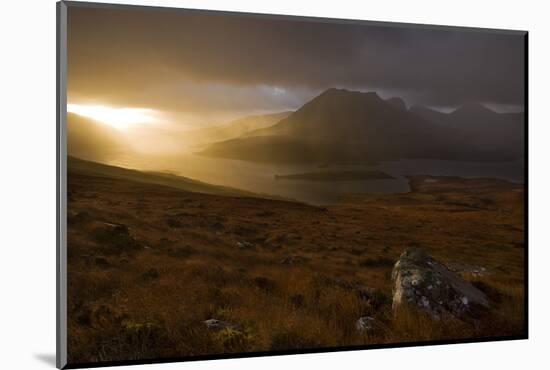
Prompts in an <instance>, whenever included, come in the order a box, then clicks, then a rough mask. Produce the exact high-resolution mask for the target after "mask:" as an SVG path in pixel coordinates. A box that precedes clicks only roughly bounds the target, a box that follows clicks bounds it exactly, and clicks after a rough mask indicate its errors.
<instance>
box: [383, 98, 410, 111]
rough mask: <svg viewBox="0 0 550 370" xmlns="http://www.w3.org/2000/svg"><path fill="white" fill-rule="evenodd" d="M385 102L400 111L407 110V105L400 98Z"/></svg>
mask: <svg viewBox="0 0 550 370" xmlns="http://www.w3.org/2000/svg"><path fill="white" fill-rule="evenodd" d="M386 102H388V103H390V104H392V105H393V106H394V107H396V108H399V109H401V110H407V105H406V104H405V101H404V100H403V99H401V98H397V97H395V98H389V99H386Z"/></svg>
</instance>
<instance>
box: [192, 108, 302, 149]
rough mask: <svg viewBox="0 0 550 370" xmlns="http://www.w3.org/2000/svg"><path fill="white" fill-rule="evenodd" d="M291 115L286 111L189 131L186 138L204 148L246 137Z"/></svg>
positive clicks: (248, 117) (194, 144) (196, 145)
mask: <svg viewBox="0 0 550 370" xmlns="http://www.w3.org/2000/svg"><path fill="white" fill-rule="evenodd" d="M291 113H292V112H291V111H286V112H279V113H273V114H262V115H253V116H247V117H243V118H239V119H236V120H234V121H231V122H229V123H226V124H223V125H219V126H214V127H208V128H202V129H197V130H192V131H188V132H186V138H187V139H188V141H189V142H191V143H192V145H193V146H195V147H200V146H204V145H205V144H210V143H214V142H217V141H223V140H229V139H234V138H237V137H240V136H246V135H247V134H249V133H250V132H252V131H255V130H258V129H262V128H266V127H269V126H272V125H274V124H276V123H277V122H279V121H280V120H282V119H284V118H286V117H288V116H289V115H290V114H291Z"/></svg>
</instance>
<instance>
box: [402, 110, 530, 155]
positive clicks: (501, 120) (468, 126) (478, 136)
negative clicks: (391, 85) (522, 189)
mask: <svg viewBox="0 0 550 370" xmlns="http://www.w3.org/2000/svg"><path fill="white" fill-rule="evenodd" d="M410 111H411V112H413V113H414V114H417V115H419V116H421V117H423V118H424V119H426V120H428V121H430V122H433V123H436V124H439V125H441V126H445V127H451V128H457V129H460V130H462V131H463V132H464V133H465V134H466V135H467V136H468V138H469V140H470V142H471V143H472V145H475V146H477V147H485V148H490V149H491V150H493V151H497V152H503V153H509V154H510V155H511V156H513V157H518V158H519V157H521V156H523V152H524V148H523V147H524V122H525V114H524V113H522V112H521V113H498V112H495V111H493V110H491V109H489V108H487V107H485V106H484V105H482V104H475V103H473V104H465V105H463V106H462V107H460V108H458V109H456V110H454V111H452V112H450V113H442V112H438V111H435V110H432V109H429V108H426V107H421V106H415V107H411V109H410Z"/></svg>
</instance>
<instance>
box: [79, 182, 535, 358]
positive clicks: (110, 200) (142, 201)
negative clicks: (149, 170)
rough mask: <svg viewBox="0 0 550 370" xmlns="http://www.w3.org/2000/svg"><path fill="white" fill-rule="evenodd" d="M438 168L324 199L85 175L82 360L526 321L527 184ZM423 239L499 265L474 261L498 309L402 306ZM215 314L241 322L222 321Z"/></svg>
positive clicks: (453, 257)
mask: <svg viewBox="0 0 550 370" xmlns="http://www.w3.org/2000/svg"><path fill="white" fill-rule="evenodd" d="M424 180H425V178H422V177H416V178H413V179H411V182H412V185H413V186H412V188H413V192H411V193H407V194H395V195H383V196H370V197H368V196H361V195H356V196H352V195H350V196H348V197H346V198H343V199H342V202H341V203H340V204H338V205H333V206H327V207H315V206H310V205H305V204H300V203H292V202H285V201H276V200H266V199H258V198H237V197H227V196H216V195H206V194H199V193H190V192H185V191H181V190H176V189H171V188H168V187H162V186H156V185H146V184H140V183H136V182H130V181H125V180H116V179H109V178H101V177H92V176H83V175H76V174H69V183H68V185H69V188H68V190H69V191H68V198H69V218H68V292H69V300H68V318H69V326H68V329H69V335H68V350H69V360H70V362H71V363H87V362H94V361H114V360H132V359H148V358H158V357H181V356H195V355H205V354H222V353H231V352H255V351H267V350H288V349H304V348H318V347H332V346H352V345H368V344H378V343H400V342H405V341H424V340H438V339H459V338H481V337H486V336H508V335H521V334H522V333H523V330H524V322H523V317H524V316H523V314H524V313H523V294H524V292H523V284H524V281H523V276H524V275H523V264H524V261H523V255H524V253H523V252H524V251H523V248H524V245H523V208H522V204H523V203H522V202H523V193H522V190H521V188H520V187H517V186H511V185H509V184H507V183H501V182H493V181H489V180H485V181H481V180H479V181H478V182H471V181H470V182H468V181H466V180H461V179H452V178H449V179H445V178H438V180H437V181H438V182H437V186H436V185H435V183H434V182H432V181H430V182H424ZM423 184H424V185H423ZM428 184H429V185H428ZM407 246H421V247H422V248H424V249H426V250H427V251H428V252H429V253H430V254H431V255H433V256H434V258H436V259H438V260H440V261H442V262H444V263H448V264H451V263H455V264H459V265H460V266H482V267H484V268H485V269H486V270H485V271H484V272H483V273H482V274H478V273H475V272H470V271H469V270H468V269H464V271H462V273H463V274H464V275H465V278H466V279H468V280H470V281H472V282H473V283H474V284H475V285H476V286H477V287H478V288H479V289H481V290H483V291H484V292H485V293H486V294H487V295H488V296H489V298H490V300H491V311H490V313H488V314H487V317H484V318H482V319H481V320H479V322H477V323H463V322H459V321H456V322H454V321H440V322H433V321H431V320H430V319H428V318H427V317H425V316H423V315H422V314H418V313H415V312H406V313H401V314H400V315H398V316H394V315H393V313H392V311H391V290H392V287H391V279H390V275H391V270H392V266H393V264H394V262H395V261H396V260H397V258H398V256H399V254H400V253H401V252H402V251H403V249H404V248H405V247H407ZM365 315H368V316H372V317H374V318H375V325H374V329H373V330H372V331H370V332H369V333H368V334H362V333H359V332H357V330H356V327H355V324H356V321H357V319H358V318H359V317H361V316H365ZM212 318H214V319H219V320H223V321H226V322H229V323H232V324H235V325H238V329H236V328H226V329H223V330H218V331H215V330H211V329H207V328H206V326H205V324H204V323H203V321H204V320H207V319H212Z"/></svg>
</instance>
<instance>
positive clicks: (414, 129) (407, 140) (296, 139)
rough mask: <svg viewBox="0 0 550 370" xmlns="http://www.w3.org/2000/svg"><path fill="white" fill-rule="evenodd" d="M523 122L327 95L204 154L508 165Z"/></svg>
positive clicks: (475, 110) (488, 113)
mask: <svg viewBox="0 0 550 370" xmlns="http://www.w3.org/2000/svg"><path fill="white" fill-rule="evenodd" d="M523 125H524V117H523V114H521V113H513V114H503V113H497V112H494V111H492V110H490V109H488V108H486V107H484V106H482V105H477V104H474V105H468V106H464V107H462V108H459V109H457V110H456V111H454V112H452V113H448V114H446V113H441V112H438V111H435V110H432V109H429V108H426V107H413V108H411V109H410V110H408V109H407V107H406V105H405V103H404V101H403V100H402V99H400V98H392V99H388V100H383V99H382V98H380V97H379V96H378V95H377V94H376V93H362V92H354V91H348V90H342V89H329V90H326V91H325V92H323V93H321V94H320V95H319V96H317V97H315V98H314V99H313V100H311V101H310V102H308V103H306V104H305V105H303V106H302V107H301V108H300V109H298V110H297V111H296V112H294V113H291V114H290V115H288V117H286V118H283V119H281V120H280V121H279V122H278V123H276V124H274V125H272V126H270V127H267V128H263V129H258V130H255V131H251V132H248V133H247V134H246V135H243V136H240V137H237V138H235V139H230V140H225V141H220V142H217V143H214V144H212V145H210V146H209V147H208V148H207V149H206V150H204V151H202V152H201V154H202V155H206V156H211V157H223V158H231V159H241V160H248V161H261V162H333V163H338V162H344V163H368V162H376V161H380V160H394V159H402V158H425V159H447V160H468V161H504V160H513V159H516V158H518V157H521V156H522V155H523V130H524V126H523Z"/></svg>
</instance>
